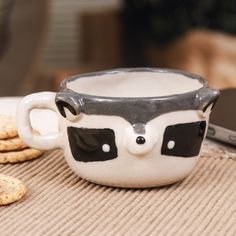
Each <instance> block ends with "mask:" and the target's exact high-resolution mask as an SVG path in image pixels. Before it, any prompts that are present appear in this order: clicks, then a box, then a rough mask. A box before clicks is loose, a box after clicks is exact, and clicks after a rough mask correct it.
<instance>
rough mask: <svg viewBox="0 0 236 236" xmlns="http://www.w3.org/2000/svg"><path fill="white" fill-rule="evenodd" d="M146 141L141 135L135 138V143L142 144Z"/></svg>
mask: <svg viewBox="0 0 236 236" xmlns="http://www.w3.org/2000/svg"><path fill="white" fill-rule="evenodd" d="M145 142H146V139H145V138H144V137H143V136H138V137H137V138H136V143H137V144H144V143H145Z"/></svg>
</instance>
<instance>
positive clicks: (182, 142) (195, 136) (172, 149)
mask: <svg viewBox="0 0 236 236" xmlns="http://www.w3.org/2000/svg"><path fill="white" fill-rule="evenodd" d="M60 109H66V110H67V112H66V113H67V115H69V113H70V111H69V110H68V109H67V108H60ZM192 112H193V113H194V111H192ZM178 113H179V112H175V115H172V116H171V113H169V117H176V114H178ZM81 116H83V115H81ZM98 117H99V116H98ZM163 117H164V120H168V118H166V114H163V115H161V116H160V119H158V117H157V118H154V119H152V120H151V121H149V122H147V124H146V125H143V124H140V123H139V124H135V125H132V124H130V123H129V124H127V123H128V122H127V121H125V119H124V121H125V125H124V126H123V127H122V128H121V129H120V131H118V130H117V128H116V126H114V125H113V127H112V125H111V127H106V126H105V125H103V126H104V127H101V128H89V127H87V126H86V123H88V121H87V122H85V125H84V126H83V123H82V122H81V120H80V121H79V122H78V123H79V124H80V125H82V126H80V127H76V126H73V123H72V124H70V125H69V126H68V127H67V135H68V140H69V144H70V149H71V153H72V155H73V158H74V159H75V160H76V161H79V162H102V161H108V160H113V159H116V158H117V157H118V155H119V148H118V146H120V144H119V145H118V144H117V140H116V135H117V133H123V137H122V139H123V140H125V143H124V142H123V144H124V146H125V147H126V149H127V150H128V151H129V152H130V153H133V154H134V155H145V154H146V153H148V152H150V151H151V150H152V149H153V147H154V146H155V142H156V141H157V137H158V138H160V137H159V136H161V139H162V141H161V145H160V148H159V149H160V150H159V151H158V153H156V155H165V156H174V157H180V158H191V157H195V156H197V155H198V154H199V151H200V148H201V143H202V140H203V138H204V135H205V130H206V121H205V120H197V118H196V121H195V122H190V121H187V120H186V122H184V121H183V119H180V121H179V122H180V123H175V122H174V121H170V122H169V123H168V124H166V125H164V126H163V127H162V131H161V132H160V128H158V127H155V125H152V123H157V126H160V125H159V124H158V123H159V122H160V121H159V120H162V119H163ZM107 118H108V120H109V116H107ZM120 118H121V117H120ZM97 120H99V119H98V118H97ZM112 120H114V121H115V117H114V116H113V118H112ZM175 120H176V118H175ZM118 122H119V119H118V121H116V124H117V123H118ZM122 129H123V131H122ZM155 129H157V130H156V131H155ZM148 130H150V131H151V133H154V135H153V134H150V135H149V133H150V132H148ZM155 133H158V136H157V135H155Z"/></svg>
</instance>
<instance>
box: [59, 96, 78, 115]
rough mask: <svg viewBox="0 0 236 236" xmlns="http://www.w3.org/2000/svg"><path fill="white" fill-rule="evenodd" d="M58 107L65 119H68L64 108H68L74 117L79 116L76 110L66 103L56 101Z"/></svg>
mask: <svg viewBox="0 0 236 236" xmlns="http://www.w3.org/2000/svg"><path fill="white" fill-rule="evenodd" d="M56 105H57V108H58V110H59V112H60V113H61V115H62V116H63V117H64V118H66V113H65V109H64V107H66V108H67V109H68V110H69V111H70V112H71V113H72V114H73V115H76V114H77V113H76V110H75V108H74V107H73V106H71V105H70V104H69V103H67V102H65V101H62V100H58V101H56Z"/></svg>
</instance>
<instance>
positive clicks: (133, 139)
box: [123, 126, 157, 156]
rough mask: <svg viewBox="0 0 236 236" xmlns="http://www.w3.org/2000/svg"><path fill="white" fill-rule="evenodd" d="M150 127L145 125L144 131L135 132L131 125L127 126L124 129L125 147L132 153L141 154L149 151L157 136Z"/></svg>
mask: <svg viewBox="0 0 236 236" xmlns="http://www.w3.org/2000/svg"><path fill="white" fill-rule="evenodd" d="M153 134H154V132H153V131H152V130H151V129H150V127H145V132H144V133H141V134H140V133H136V132H135V130H134V129H133V127H132V126H131V127H129V128H127V129H126V131H125V135H124V138H123V144H124V146H125V148H126V149H127V150H128V151H129V152H130V153H132V154H134V155H137V156H142V155H145V154H147V153H148V152H150V151H151V150H152V148H153V146H154V145H155V143H156V140H157V137H156V133H155V137H154V135H153Z"/></svg>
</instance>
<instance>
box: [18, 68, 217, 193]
mask: <svg viewBox="0 0 236 236" xmlns="http://www.w3.org/2000/svg"><path fill="white" fill-rule="evenodd" d="M218 96H219V91H218V90H215V89H211V88H209V87H208V86H207V83H206V82H205V81H204V80H203V79H202V78H201V77H200V76H197V75H193V74H190V73H186V72H183V71H177V70H171V69H156V68H132V69H115V70H109V71H102V72H95V73H88V74H82V75H79V76H73V77H70V78H67V79H65V80H64V81H63V82H62V83H61V87H60V90H59V92H58V93H54V92H42V93H35V94H31V95H28V96H26V97H24V98H23V99H22V101H21V102H20V104H19V106H18V109H17V126H18V131H19V135H20V137H21V138H22V139H23V140H24V142H25V143H26V144H28V145H29V146H31V147H34V148H38V149H43V150H48V149H53V148H61V149H62V150H63V152H64V155H65V158H66V160H67V162H68V164H69V166H70V167H71V168H72V169H73V170H74V172H75V173H77V174H78V175H79V176H81V177H83V178H85V179H87V180H89V181H92V182H95V183H99V184H104V185H109V186H116V187H135V188H137V187H155V186H161V185H166V184H171V183H173V182H176V181H179V180H181V179H183V178H184V177H186V176H187V175H188V174H189V173H191V171H192V169H193V168H194V166H195V164H196V162H197V160H198V158H199V152H200V149H201V145H202V141H203V139H204V137H205V134H206V130H207V126H208V119H209V114H210V112H211V110H212V108H213V106H214V104H215V102H216V100H217V98H218ZM32 109H50V110H53V111H54V112H56V113H57V114H58V119H59V132H58V133H52V134H47V135H42V136H36V135H35V134H33V132H32V127H31V123H30V119H29V113H30V111H31V110H32Z"/></svg>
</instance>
